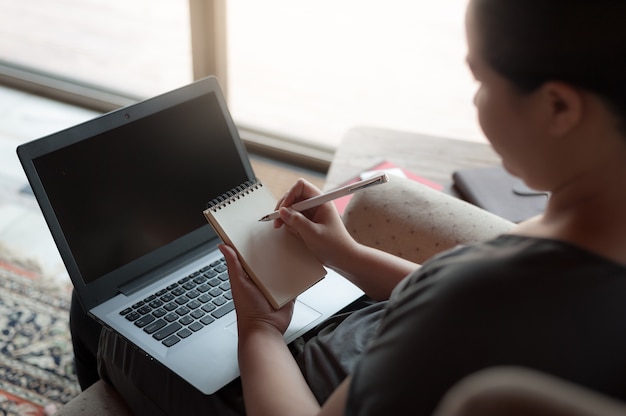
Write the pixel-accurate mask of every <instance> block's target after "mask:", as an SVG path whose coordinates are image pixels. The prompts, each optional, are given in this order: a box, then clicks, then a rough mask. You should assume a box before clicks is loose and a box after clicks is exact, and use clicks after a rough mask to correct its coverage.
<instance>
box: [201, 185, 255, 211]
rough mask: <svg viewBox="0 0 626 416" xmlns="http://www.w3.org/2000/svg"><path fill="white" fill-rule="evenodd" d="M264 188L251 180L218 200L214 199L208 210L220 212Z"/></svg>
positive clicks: (208, 205)
mask: <svg viewBox="0 0 626 416" xmlns="http://www.w3.org/2000/svg"><path fill="white" fill-rule="evenodd" d="M262 186H263V184H262V183H261V182H260V181H259V180H257V179H256V178H253V179H250V180H249V181H246V182H244V183H242V184H241V185H239V186H237V187H235V188H233V189H231V190H230V191H228V192H225V193H223V194H222V195H220V196H218V197H217V198H214V199H212V200H211V201H210V202H209V203H208V204H207V209H210V210H211V211H213V212H215V211H218V210H220V209H222V208H224V207H226V206H228V205H230V204H232V203H233V202H235V201H236V200H238V199H241V198H243V197H244V196H246V195H248V194H250V193H251V192H253V191H254V190H256V189H259V188H260V187H262Z"/></svg>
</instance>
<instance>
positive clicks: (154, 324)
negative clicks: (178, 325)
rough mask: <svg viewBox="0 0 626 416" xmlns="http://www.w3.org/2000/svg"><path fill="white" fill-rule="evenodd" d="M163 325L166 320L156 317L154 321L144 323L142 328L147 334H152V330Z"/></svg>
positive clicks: (165, 323)
mask: <svg viewBox="0 0 626 416" xmlns="http://www.w3.org/2000/svg"><path fill="white" fill-rule="evenodd" d="M165 325H167V321H166V320H165V319H157V320H156V321H154V322H152V323H150V324H148V325H146V326H145V327H144V328H143V330H144V331H145V332H146V333H147V334H152V333H153V332H156V331H158V330H159V329H161V328H163V327H164V326H165Z"/></svg>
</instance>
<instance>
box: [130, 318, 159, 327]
mask: <svg viewBox="0 0 626 416" xmlns="http://www.w3.org/2000/svg"><path fill="white" fill-rule="evenodd" d="M155 319H156V318H155V317H154V316H152V315H146V316H142V317H141V318H139V319H137V320H136V321H135V325H137V326H138V327H139V328H142V327H144V326H146V325H148V324H149V323H150V322H152V321H154V320H155Z"/></svg>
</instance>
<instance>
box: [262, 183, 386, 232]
mask: <svg viewBox="0 0 626 416" xmlns="http://www.w3.org/2000/svg"><path fill="white" fill-rule="evenodd" d="M387 181H389V177H388V176H387V174H386V173H381V174H379V175H376V176H374V177H371V178H369V179H365V180H362V181H359V182H355V183H351V184H348V185H346V186H343V187H341V188H337V189H335V190H334V191H330V192H327V193H325V194H321V195H318V196H314V197H313V198H309V199H305V200H304V201H300V202H296V203H295V204H293V205H292V206H290V207H289V208H291V209H294V210H296V211H306V210H307V209H310V208H314V207H317V206H320V205H322V204H325V203H326V202H329V201H332V200H333V199H337V198H341V197H342V196H346V195H350V194H353V193H355V192H357V191H360V190H362V189H366V188H369V187H370V186H374V185H380V184H383V183H385V182H387ZM279 217H280V215H279V214H278V211H274V212H272V213H271V214H267V215H266V216H264V217H263V218H261V219H260V220H259V221H271V220H275V219H277V218H279Z"/></svg>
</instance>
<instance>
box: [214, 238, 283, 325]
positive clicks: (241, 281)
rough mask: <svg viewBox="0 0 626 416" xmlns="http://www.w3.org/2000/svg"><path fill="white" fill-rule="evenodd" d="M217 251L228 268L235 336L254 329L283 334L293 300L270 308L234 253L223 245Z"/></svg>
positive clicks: (230, 248)
mask: <svg viewBox="0 0 626 416" xmlns="http://www.w3.org/2000/svg"><path fill="white" fill-rule="evenodd" d="M219 249H220V251H221V252H222V254H223V255H224V258H225V259H226V264H227V265H228V275H229V277H230V286H231V290H232V293H233V300H234V302H235V309H236V311H237V328H238V332H239V336H240V337H241V336H242V335H245V334H246V333H248V331H251V330H254V329H267V328H270V329H271V328H272V327H273V328H275V329H276V330H278V331H280V333H281V334H284V333H285V331H286V330H287V327H288V326H289V322H291V316H292V314H293V307H294V301H292V302H290V303H288V304H287V305H285V306H283V307H282V308H281V309H279V310H276V309H274V308H273V307H272V305H270V303H269V302H268V301H267V299H266V298H265V296H264V295H263V293H261V291H260V290H259V288H258V287H257V286H256V284H255V283H254V282H253V281H252V280H251V279H250V277H248V275H247V274H246V273H245V271H244V270H243V267H242V266H241V263H240V262H239V257H237V253H236V252H235V250H234V249H233V248H232V247H230V246H227V245H225V244H221V245H220V246H219Z"/></svg>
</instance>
